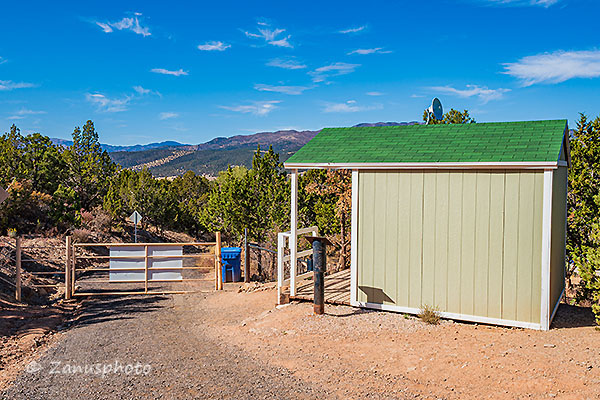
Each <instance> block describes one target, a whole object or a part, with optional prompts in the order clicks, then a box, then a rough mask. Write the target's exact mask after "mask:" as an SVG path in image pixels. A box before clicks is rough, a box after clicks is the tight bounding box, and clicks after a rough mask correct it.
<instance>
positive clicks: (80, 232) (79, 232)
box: [72, 229, 92, 243]
mask: <svg viewBox="0 0 600 400" xmlns="http://www.w3.org/2000/svg"><path fill="white" fill-rule="evenodd" d="M72 236H73V240H74V241H75V242H77V243H86V242H88V241H89V240H90V238H91V237H92V231H90V230H89V229H74V230H73V233H72Z"/></svg>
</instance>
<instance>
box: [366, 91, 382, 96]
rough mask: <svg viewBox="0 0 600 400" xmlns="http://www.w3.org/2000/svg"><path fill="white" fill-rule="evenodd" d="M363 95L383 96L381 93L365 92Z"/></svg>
mask: <svg viewBox="0 0 600 400" xmlns="http://www.w3.org/2000/svg"><path fill="white" fill-rule="evenodd" d="M365 94H366V95H367V96H383V95H384V94H385V93H383V92H367V93H365Z"/></svg>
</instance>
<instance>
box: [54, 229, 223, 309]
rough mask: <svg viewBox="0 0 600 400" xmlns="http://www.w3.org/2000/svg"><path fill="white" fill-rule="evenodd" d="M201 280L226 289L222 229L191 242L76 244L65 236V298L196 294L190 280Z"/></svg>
mask: <svg viewBox="0 0 600 400" xmlns="http://www.w3.org/2000/svg"><path fill="white" fill-rule="evenodd" d="M202 281H210V282H214V288H215V289H216V290H222V289H223V279H222V269H221V235H220V233H219V232H217V234H216V241H215V242H190V243H72V242H71V238H70V237H68V238H67V262H66V271H65V285H66V290H65V297H66V298H67V299H69V298H71V297H74V296H100V295H140V294H145V295H152V294H155V295H162V294H185V293H193V292H198V291H199V289H198V288H197V287H196V288H192V289H190V288H189V285H188V283H190V282H197V283H198V282H202ZM196 286H197V285H196Z"/></svg>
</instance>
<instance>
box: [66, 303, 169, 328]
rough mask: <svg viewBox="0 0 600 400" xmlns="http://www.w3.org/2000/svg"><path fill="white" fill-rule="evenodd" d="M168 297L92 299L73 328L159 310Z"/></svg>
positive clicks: (84, 304)
mask: <svg viewBox="0 0 600 400" xmlns="http://www.w3.org/2000/svg"><path fill="white" fill-rule="evenodd" d="M167 299H168V297H167V296H158V295H156V296H103V297H90V298H88V299H86V300H85V301H84V303H83V307H82V311H81V313H80V314H79V315H78V316H77V317H76V318H74V320H73V328H77V327H78V326H85V325H92V324H97V323H100V322H107V321H116V320H126V319H132V318H135V317H136V315H137V314H141V313H148V312H152V311H155V310H158V309H160V308H162V307H164V306H166V305H167V303H166V300H167Z"/></svg>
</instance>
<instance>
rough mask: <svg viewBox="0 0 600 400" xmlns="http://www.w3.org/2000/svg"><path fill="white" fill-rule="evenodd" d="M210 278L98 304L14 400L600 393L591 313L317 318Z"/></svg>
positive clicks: (27, 368) (336, 313) (298, 306)
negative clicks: (499, 322)
mask: <svg viewBox="0 0 600 400" xmlns="http://www.w3.org/2000/svg"><path fill="white" fill-rule="evenodd" d="M202 285H204V286H205V287H204V288H203V289H205V293H195V294H190V295H174V296H153V297H112V298H110V297H107V298H103V299H102V300H99V299H92V300H89V301H88V302H87V303H86V304H85V305H84V307H83V309H82V312H81V314H80V315H79V318H78V319H77V320H74V321H72V322H71V323H70V325H69V327H68V328H67V329H65V330H63V331H61V332H59V333H57V334H56V335H54V339H53V340H52V342H51V343H50V344H49V348H48V350H47V351H42V352H39V353H38V354H39V355H38V358H36V359H35V362H34V363H32V362H30V361H29V360H27V362H25V361H23V362H21V363H20V364H18V368H19V369H20V370H21V371H22V372H21V373H20V374H19V376H18V377H17V378H16V379H15V380H14V381H13V382H12V384H11V385H10V386H9V387H8V388H6V389H5V391H4V392H1V394H0V398H6V399H46V398H92V399H96V398H98V399H99V398H103V399H105V398H108V399H121V398H128V399H129V398H133V399H136V398H140V399H141V398H166V399H183V398H236V399H250V398H252V399H254V398H265V399H272V398H273V399H277V398H281V399H284V398H285V399H296V398H300V399H325V398H333V399H335V398H343V399H348V398H350V399H359V398H360V399H362V398H373V399H388V398H397V399H406V398H408V399H412V398H419V399H481V398H493V399H515V398H533V399H547V398H560V399H563V398H564V399H596V398H600V350H599V349H598V346H597V343H598V340H599V338H600V336H599V335H600V332H598V331H596V330H595V329H594V327H593V318H592V316H591V313H590V310H589V309H581V308H576V307H572V306H567V305H562V306H561V308H560V310H559V313H558V316H557V318H556V320H555V324H554V325H553V329H551V330H550V331H549V332H537V331H531V330H523V329H508V328H500V327H491V326H483V325H477V324H465V323H456V322H452V321H442V323H441V324H439V325H435V326H432V325H427V324H424V323H423V322H421V321H420V320H418V319H416V318H415V317H411V316H405V315H402V314H395V313H386V312H374V311H366V310H361V309H354V308H351V307H345V306H327V307H326V314H325V315H323V316H314V315H313V314H312V306H311V304H309V303H295V304H290V305H286V306H280V307H276V306H275V292H274V290H273V289H271V288H267V289H266V290H259V288H258V287H257V288H252V289H250V288H248V287H247V288H246V290H241V291H240V286H243V285H239V284H228V285H227V286H226V290H225V291H224V292H220V293H215V292H212V291H211V290H210V289H211V288H210V287H209V286H210V283H209V282H204V283H202ZM246 286H248V285H246ZM257 289H258V290H257ZM86 368H87V370H86ZM128 368H129V369H128Z"/></svg>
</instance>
